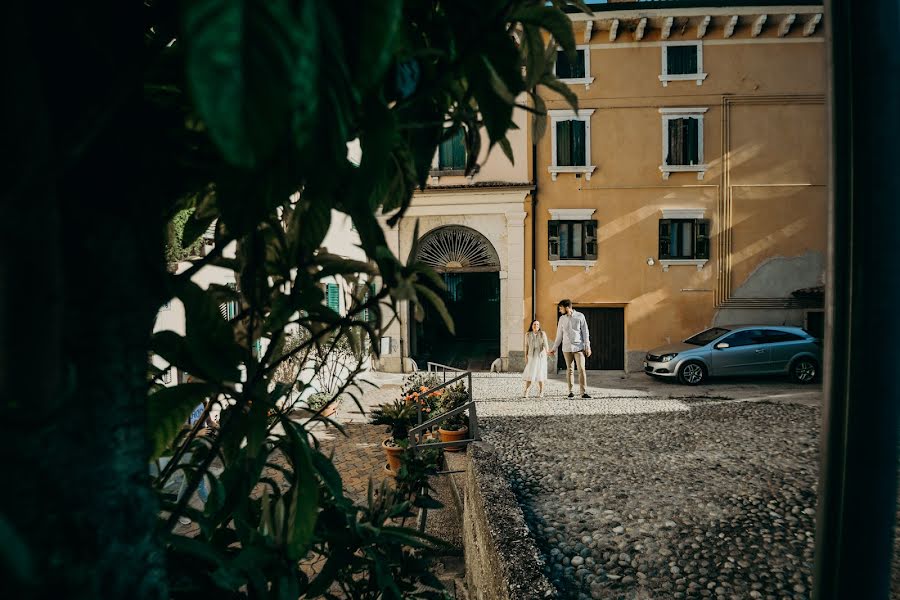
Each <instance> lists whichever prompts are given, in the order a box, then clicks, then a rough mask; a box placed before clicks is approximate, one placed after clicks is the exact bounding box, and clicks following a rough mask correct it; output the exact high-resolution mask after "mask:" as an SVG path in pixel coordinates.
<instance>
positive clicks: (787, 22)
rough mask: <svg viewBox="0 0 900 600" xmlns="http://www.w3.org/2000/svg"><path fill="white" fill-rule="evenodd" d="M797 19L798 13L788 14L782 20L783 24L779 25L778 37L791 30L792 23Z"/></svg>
mask: <svg viewBox="0 0 900 600" xmlns="http://www.w3.org/2000/svg"><path fill="white" fill-rule="evenodd" d="M796 20H797V15H795V14H790V15H787V16H786V17H785V18H784V19H783V20H782V21H781V25H779V26H778V37H784V36H786V35H787V34H788V33H789V32H790V31H791V25H793V24H794V21H796Z"/></svg>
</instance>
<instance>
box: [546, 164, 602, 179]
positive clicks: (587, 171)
mask: <svg viewBox="0 0 900 600" xmlns="http://www.w3.org/2000/svg"><path fill="white" fill-rule="evenodd" d="M596 169H597V167H595V166H593V165H590V166H587V167H557V166H556V165H552V166H549V167H547V171H548V172H549V173H550V174H551V176H552V177H551V179H553V181H556V176H557V175H559V174H560V173H583V174H584V178H585V179H587V180H588V181H590V180H591V173H593V172H594V171H595V170H596Z"/></svg>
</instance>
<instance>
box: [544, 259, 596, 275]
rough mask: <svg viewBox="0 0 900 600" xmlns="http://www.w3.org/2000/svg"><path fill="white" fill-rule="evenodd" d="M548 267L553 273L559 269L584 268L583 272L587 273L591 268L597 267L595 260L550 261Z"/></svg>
mask: <svg viewBox="0 0 900 600" xmlns="http://www.w3.org/2000/svg"><path fill="white" fill-rule="evenodd" d="M550 266H551V267H552V268H553V270H554V271H556V269H558V268H559V267H584V272H585V273H587V272H588V271H590V270H591V267H595V266H597V261H596V260H551V261H550Z"/></svg>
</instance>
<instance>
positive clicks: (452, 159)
mask: <svg viewBox="0 0 900 600" xmlns="http://www.w3.org/2000/svg"><path fill="white" fill-rule="evenodd" d="M438 168H439V169H440V170H441V171H462V170H464V169H465V168H466V139H465V130H463V129H462V128H461V127H460V128H459V129H457V131H456V132H455V133H454V134H453V135H452V136H450V137H449V138H447V139H446V140H444V141H443V142H441V145H440V146H439V147H438Z"/></svg>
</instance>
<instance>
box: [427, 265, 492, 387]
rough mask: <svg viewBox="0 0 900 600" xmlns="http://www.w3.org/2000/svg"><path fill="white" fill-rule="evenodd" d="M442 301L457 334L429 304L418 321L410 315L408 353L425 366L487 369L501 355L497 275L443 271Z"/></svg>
mask: <svg viewBox="0 0 900 600" xmlns="http://www.w3.org/2000/svg"><path fill="white" fill-rule="evenodd" d="M441 276H442V277H443V279H444V283H445V284H446V285H447V291H446V292H444V294H443V297H444V302H445V303H446V306H447V310H448V311H449V313H450V316H451V317H452V318H453V323H454V325H455V327H456V335H455V336H454V335H451V334H450V332H449V331H448V330H447V328H446V326H445V325H444V321H443V319H441V316H440V315H439V314H438V313H437V311H436V310H435V309H434V308H433V307H431V306H426V307H425V318H424V319H423V320H422V321H421V322H418V321H416V320H415V318H414V315H410V324H411V326H410V329H411V330H412V335H411V336H410V356H412V358H413V360H415V361H416V363H417V364H418V365H419V368H420V369H424V368H425V365H426V363H428V362H429V361H431V362H437V363H441V364H445V365H449V366H451V367H457V368H460V369H470V370H487V369H489V368H490V365H491V362H493V360H494V359H496V358H497V357H499V356H500V274H499V273H496V272H492V273H442V274H441Z"/></svg>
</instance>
